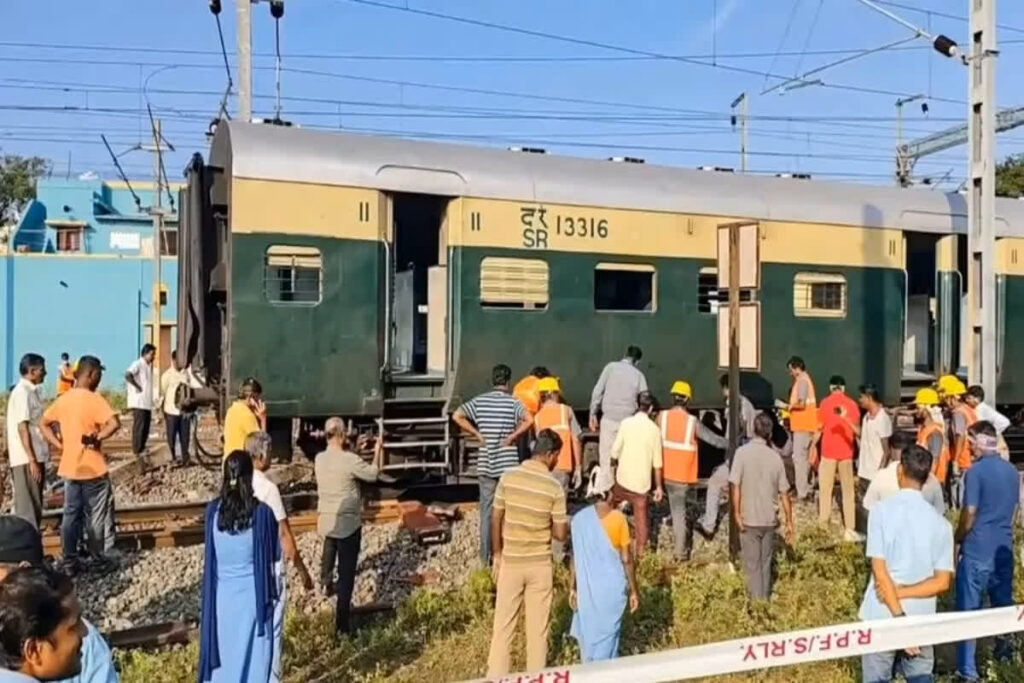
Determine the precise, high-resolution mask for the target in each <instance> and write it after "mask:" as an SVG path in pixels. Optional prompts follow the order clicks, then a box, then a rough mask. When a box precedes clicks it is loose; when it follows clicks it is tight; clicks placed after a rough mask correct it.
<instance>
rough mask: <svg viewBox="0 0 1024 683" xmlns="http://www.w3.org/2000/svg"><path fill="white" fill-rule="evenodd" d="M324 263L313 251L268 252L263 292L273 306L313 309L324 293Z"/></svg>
mask: <svg viewBox="0 0 1024 683" xmlns="http://www.w3.org/2000/svg"><path fill="white" fill-rule="evenodd" d="M323 272H324V260H323V256H321V255H320V250H319V249H316V248H313V247H295V246H284V245H274V246H272V247H268V248H267V258H266V263H265V264H264V268H263V292H264V294H265V295H266V297H267V301H269V302H270V303H273V304H292V305H297V306H315V305H316V304H318V303H320V297H321V293H322V291H323V288H322V282H323Z"/></svg>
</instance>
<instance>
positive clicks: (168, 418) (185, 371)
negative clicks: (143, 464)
mask: <svg viewBox="0 0 1024 683" xmlns="http://www.w3.org/2000/svg"><path fill="white" fill-rule="evenodd" d="M182 385H185V386H189V387H192V388H193V389H198V388H200V387H201V386H202V384H200V383H199V381H198V380H197V379H196V378H195V377H194V376H193V375H192V371H191V370H190V369H189V368H183V367H182V366H181V362H180V361H179V360H178V352H177V351H175V352H174V355H173V356H172V358H171V367H169V368H167V369H166V370H164V374H162V375H161V376H160V399H159V401H158V403H159V405H160V407H161V409H162V410H163V413H164V429H165V430H166V431H167V446H168V447H169V448H170V449H171V459H172V460H173V461H174V463H175V465H176V466H179V467H184V466H185V465H188V457H189V452H188V448H189V435H190V432H191V429H192V417H193V415H194V412H193V411H192V410H188V409H187V408H184V409H183V408H181V407H180V406H178V404H177V402H176V399H177V394H178V387H180V386H182ZM179 450H180V451H181V455H180V456H179V455H178V451H179Z"/></svg>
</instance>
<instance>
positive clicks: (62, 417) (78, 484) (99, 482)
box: [40, 356, 121, 570]
mask: <svg viewBox="0 0 1024 683" xmlns="http://www.w3.org/2000/svg"><path fill="white" fill-rule="evenodd" d="M102 378H103V365H102V364H101V363H100V361H99V359H98V358H95V357H93V356H82V358H81V359H79V361H78V369H77V371H76V374H75V386H74V388H72V389H70V390H68V391H67V392H65V393H64V394H63V395H62V396H60V397H59V398H58V399H57V400H56V401H54V402H53V404H52V405H50V407H49V408H47V409H46V412H45V413H43V419H42V422H41V424H40V427H41V428H42V432H43V436H44V437H45V438H46V440H47V441H48V442H49V443H50V444H51V445H52V446H53V447H54V448H56V449H57V450H58V451H60V454H61V455H60V467H59V468H58V469H57V474H59V475H60V476H61V477H63V478H64V519H63V522H62V523H61V541H62V544H63V550H64V563H65V564H66V565H67V566H68V568H69V569H72V570H76V569H77V568H78V567H77V563H78V561H79V560H80V558H79V554H78V546H79V544H80V542H81V537H82V524H83V522H84V521H85V510H86V509H88V510H89V519H88V526H89V533H88V538H89V541H90V546H91V547H90V552H91V554H92V555H94V556H95V558H96V559H98V560H99V561H100V562H101V563H103V562H104V561H105V559H106V558H105V557H104V556H105V555H106V554H107V553H108V552H109V551H110V550H111V549H112V548H113V547H114V492H113V488H112V487H111V485H110V477H109V476H108V475H107V460H106V458H105V457H104V456H103V452H102V450H101V448H102V444H103V441H105V440H106V439H108V438H110V437H111V436H113V435H114V433H116V432H117V430H118V429H119V428H120V427H121V421H120V419H119V418H118V416H117V413H115V412H114V409H113V408H111V407H110V404H109V403H107V400H106V399H105V398H103V396H102V395H100V394H99V393H97V392H96V387H98V386H99V383H100V380H101V379H102ZM55 424H57V425H60V437H58V436H57V435H56V434H55V433H54V430H53V426H54V425H55Z"/></svg>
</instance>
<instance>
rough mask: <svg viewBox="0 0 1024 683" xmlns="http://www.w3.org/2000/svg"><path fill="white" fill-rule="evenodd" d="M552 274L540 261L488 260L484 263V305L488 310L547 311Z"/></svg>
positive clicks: (481, 282)
mask: <svg viewBox="0 0 1024 683" xmlns="http://www.w3.org/2000/svg"><path fill="white" fill-rule="evenodd" d="M549 278H550V274H549V271H548V264H547V262H546V261H542V260H540V259H523V258H503V257H497V256H488V257H486V258H484V259H483V260H481V261H480V304H481V305H482V306H484V307H486V308H519V309H525V310H544V309H546V308H547V307H548V287H549Z"/></svg>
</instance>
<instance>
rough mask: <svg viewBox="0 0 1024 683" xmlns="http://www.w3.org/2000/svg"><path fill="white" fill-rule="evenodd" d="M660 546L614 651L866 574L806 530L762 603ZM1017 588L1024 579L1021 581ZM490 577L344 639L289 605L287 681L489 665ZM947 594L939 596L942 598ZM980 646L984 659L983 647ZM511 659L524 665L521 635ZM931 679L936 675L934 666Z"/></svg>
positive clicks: (181, 671) (779, 613) (741, 618)
mask: <svg viewBox="0 0 1024 683" xmlns="http://www.w3.org/2000/svg"><path fill="white" fill-rule="evenodd" d="M674 569H677V568H675V567H672V566H671V565H669V563H668V562H667V561H666V560H665V559H664V556H662V555H660V554H656V553H651V554H648V555H647V556H645V557H644V559H643V561H642V563H641V566H640V576H641V584H642V586H643V588H642V593H643V594H642V596H641V608H640V610H639V611H638V612H637V613H636V614H635V615H630V616H627V618H626V620H625V623H624V626H623V634H622V644H621V650H622V654H624V655H625V654H634V653H640V652H650V651H655V650H663V649H668V648H674V647H684V646H688V645H697V644H702V643H710V642H716V641H721V640H728V639H732V638H737V637H742V636H746V635H753V634H762V633H773V632H781V631H788V630H793V629H799V628H806V627H812V626H820V625H824V624H832V623H841V622H849V621H856V619H857V609H858V605H859V603H860V599H861V596H862V595H863V591H864V588H865V585H866V582H867V566H866V563H865V560H864V556H863V548H862V546H858V545H850V544H837V543H836V542H835V540H834V539H833V538H832V537H831V536H830V535H829V534H828V532H826V531H824V530H820V529H812V530H810V531H808V532H806V533H805V534H804V535H803V537H802V538H801V539H800V540H799V541H798V543H797V547H796V548H795V549H794V550H788V551H786V552H784V553H782V554H780V556H779V578H778V582H777V584H776V591H775V596H774V598H773V600H772V602H771V603H770V604H761V605H751V604H750V603H749V601H748V600H747V598H746V592H745V588H744V581H743V576H742V574H739V573H736V572H733V571H732V570H731V569H729V567H728V565H727V564H724V563H710V564H706V565H703V566H699V567H682V568H678V570H676V571H674V572H673V570H674ZM565 579H566V576H565V573H564V571H561V570H560V571H559V572H558V573H557V574H556V594H555V601H554V605H553V607H552V628H551V640H550V648H549V659H550V661H551V663H552V664H560V663H573V662H578V661H579V653H578V650H577V648H576V644H575V642H574V641H573V640H572V639H571V638H570V637H569V636H568V628H569V619H570V616H571V613H570V611H569V607H568V604H567V599H566V591H565ZM1017 585H1018V593H1021V592H1024V586H1021V583H1020V582H1018V584H1017ZM492 600H493V585H492V584H491V581H490V578H489V576H488V574H487V572H476V573H474V574H472V575H471V576H470V579H469V580H468V582H467V583H466V585H465V586H463V587H462V588H461V589H459V590H456V591H451V592H434V591H430V590H425V589H421V590H419V591H418V592H416V593H415V594H413V596H412V597H411V598H409V599H408V600H407V601H406V602H405V603H403V605H401V607H400V608H399V610H398V613H397V614H396V615H395V616H394V617H392V618H388V619H378V620H376V621H373V622H371V623H368V624H366V625H365V626H364V627H363V628H362V629H361V630H360V631H359V634H358V635H357V636H356V637H354V638H352V639H345V640H343V641H341V642H336V641H334V639H333V637H332V636H331V635H330V634H331V626H332V615H331V614H330V613H328V612H324V613H321V614H319V615H316V616H314V617H303V616H299V615H296V616H294V617H293V618H292V619H291V620H290V621H289V623H288V628H287V632H286V640H285V671H286V672H287V675H286V677H285V680H286V681H287V682H288V683H299V682H303V683H306V682H313V681H316V682H318V683H336V682H337V683H340V682H342V681H346V682H347V681H353V682H374V683H376V682H380V681H400V682H409V683H413V682H418V681H457V680H465V679H468V678H474V677H478V676H480V675H482V674H483V672H484V670H485V667H486V659H487V651H488V646H489V642H490V630H491V623H490V621H491V614H492V607H491V605H492ZM949 602H950V601H949V599H948V598H947V599H945V600H944V603H946V604H947V605H948V604H949ZM987 651H988V650H987V648H985V647H983V648H982V650H981V653H980V654H979V657H980V658H984V657H985V656H987V654H986V653H987ZM950 655H951V646H945V647H943V648H940V651H939V666H940V670H942V671H944V673H948V670H949V664H950V661H951V660H950ZM195 658H196V647H195V646H194V645H193V646H190V647H189V648H185V649H182V648H178V649H176V650H173V651H170V652H165V653H156V654H131V655H126V656H124V657H123V659H122V663H123V666H124V668H123V677H122V680H124V681H125V683H137V682H138V683H141V682H143V681H145V682H146V683H164V682H165V681H166V682H168V683H170V681H184V680H194V679H195ZM513 661H514V664H515V665H516V666H520V667H521V666H522V665H523V661H524V660H523V652H522V642H521V637H520V638H519V640H518V641H517V643H516V644H515V647H514V656H513ZM716 680H720V681H732V682H739V681H745V682H746V681H760V682H764V683H783V682H785V683H833V682H836V683H842V682H846V681H851V682H852V681H857V680H859V662H858V661H857V660H856V659H843V660H835V661H831V662H822V663H818V664H813V665H807V666H801V667H788V668H780V669H768V670H764V671H758V672H754V673H749V674H742V675H732V676H726V677H721V678H718V679H716ZM939 680H943V677H942V676H940V678H939ZM985 680H986V681H991V682H996V681H1005V682H1007V683H1009V682H1011V681H1013V682H1015V683H1019V682H1020V681H1024V664H1022V662H1021V661H1019V660H1018V661H1016V662H1012V663H1009V664H1007V665H999V666H994V665H993V666H989V667H988V671H987V678H986V679H985Z"/></svg>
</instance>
